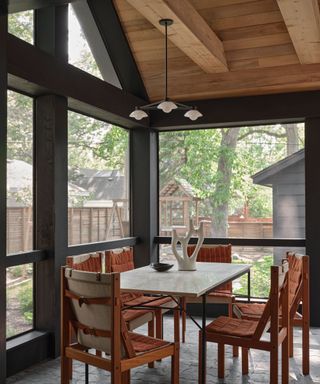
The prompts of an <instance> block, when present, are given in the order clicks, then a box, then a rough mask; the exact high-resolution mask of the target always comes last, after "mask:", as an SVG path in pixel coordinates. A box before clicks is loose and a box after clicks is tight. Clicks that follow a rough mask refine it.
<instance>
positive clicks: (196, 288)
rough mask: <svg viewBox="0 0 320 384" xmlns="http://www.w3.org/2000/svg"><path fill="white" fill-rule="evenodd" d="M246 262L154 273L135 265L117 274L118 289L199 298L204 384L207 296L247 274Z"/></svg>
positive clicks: (203, 376)
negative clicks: (119, 280)
mask: <svg viewBox="0 0 320 384" xmlns="http://www.w3.org/2000/svg"><path fill="white" fill-rule="evenodd" d="M250 268H251V265H250V264H236V263H204V262H197V263H196V270H193V271H180V270H178V265H177V264H174V266H173V267H172V268H171V269H170V270H167V271H164V272H158V271H155V270H154V269H153V268H152V267H151V266H145V267H141V268H136V269H133V270H130V271H127V272H122V273H121V282H120V286H121V290H122V291H125V292H141V293H145V294H150V295H152V294H153V295H157V296H158V295H161V296H170V297H172V298H173V299H174V298H176V297H201V298H202V319H201V324H198V323H197V325H198V327H199V329H201V330H202V332H201V334H202V375H201V377H202V381H201V382H202V383H205V372H206V332H205V328H206V322H207V308H206V304H207V303H206V298H207V295H208V294H209V293H210V292H212V291H214V290H215V289H217V288H219V287H220V286H221V285H223V284H225V283H228V282H230V281H232V280H235V279H237V278H238V277H240V276H242V275H244V274H248V275H249V273H250Z"/></svg>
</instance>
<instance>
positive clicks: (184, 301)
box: [180, 297, 187, 343]
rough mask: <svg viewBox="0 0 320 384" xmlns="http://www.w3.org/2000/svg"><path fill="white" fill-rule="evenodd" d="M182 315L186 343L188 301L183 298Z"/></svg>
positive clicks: (183, 334)
mask: <svg viewBox="0 0 320 384" xmlns="http://www.w3.org/2000/svg"><path fill="white" fill-rule="evenodd" d="M180 304H181V308H182V313H181V320H182V342H183V343H184V342H185V341H186V326H187V313H186V310H187V300H186V298H185V297H182V298H181V301H180Z"/></svg>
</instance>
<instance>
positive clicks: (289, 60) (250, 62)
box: [228, 54, 299, 71]
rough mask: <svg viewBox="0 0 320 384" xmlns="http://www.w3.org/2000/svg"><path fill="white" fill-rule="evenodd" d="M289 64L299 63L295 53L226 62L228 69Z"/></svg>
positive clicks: (237, 69) (238, 69)
mask: <svg viewBox="0 0 320 384" xmlns="http://www.w3.org/2000/svg"><path fill="white" fill-rule="evenodd" d="M291 64H299V59H298V57H297V55H296V54H293V55H281V56H270V57H263V58H255V59H247V60H236V61H229V63H228V65H229V68H230V71H241V70H247V69H256V68H269V67H278V66H281V65H291Z"/></svg>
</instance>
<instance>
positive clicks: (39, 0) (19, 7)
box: [9, 0, 76, 13]
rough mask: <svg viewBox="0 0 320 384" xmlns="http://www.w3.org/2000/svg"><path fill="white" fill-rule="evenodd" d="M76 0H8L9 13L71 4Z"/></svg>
mask: <svg viewBox="0 0 320 384" xmlns="http://www.w3.org/2000/svg"><path fill="white" fill-rule="evenodd" d="M73 1H76V0H9V13H15V12H23V11H28V10H29V9H40V8H45V7H51V6H57V5H63V4H68V3H72V2H73Z"/></svg>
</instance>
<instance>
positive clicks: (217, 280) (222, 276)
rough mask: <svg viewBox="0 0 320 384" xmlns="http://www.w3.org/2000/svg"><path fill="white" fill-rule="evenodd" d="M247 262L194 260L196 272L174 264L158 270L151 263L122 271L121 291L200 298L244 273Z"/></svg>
mask: <svg viewBox="0 0 320 384" xmlns="http://www.w3.org/2000/svg"><path fill="white" fill-rule="evenodd" d="M250 268H251V265H250V264H232V263H197V270H196V271H178V267H177V265H174V266H173V268H171V269H170V270H168V271H165V272H157V271H155V270H154V269H152V268H151V267H150V266H147V267H142V268H136V269H133V270H131V271H128V272H122V273H121V280H120V286H121V289H122V290H123V291H127V292H130V291H140V292H145V293H153V294H165V295H173V296H190V297H199V296H202V295H203V294H205V293H207V292H209V291H211V290H212V289H213V288H216V287H218V286H220V285H221V284H223V283H226V282H229V281H231V280H234V279H236V278H237V277H239V276H241V275H244V274H245V273H247V272H248V271H249V269H250Z"/></svg>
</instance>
